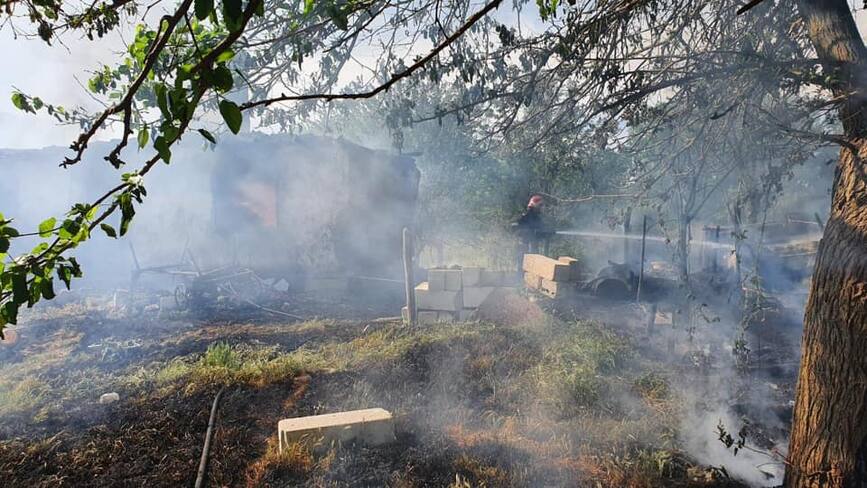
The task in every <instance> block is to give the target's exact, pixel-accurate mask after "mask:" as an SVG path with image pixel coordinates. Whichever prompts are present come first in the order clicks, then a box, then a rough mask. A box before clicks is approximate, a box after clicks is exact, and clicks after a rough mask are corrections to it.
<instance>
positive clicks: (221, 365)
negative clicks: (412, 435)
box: [128, 324, 493, 392]
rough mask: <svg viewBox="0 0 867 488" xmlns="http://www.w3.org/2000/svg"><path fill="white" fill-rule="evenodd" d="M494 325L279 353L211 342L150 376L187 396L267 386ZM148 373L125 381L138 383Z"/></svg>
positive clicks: (367, 337)
mask: <svg viewBox="0 0 867 488" xmlns="http://www.w3.org/2000/svg"><path fill="white" fill-rule="evenodd" d="M492 327H493V326H489V325H484V324H473V325H467V324H460V325H459V324H454V325H442V326H438V327H433V328H428V329H418V328H413V329H410V328H405V327H400V326H395V327H387V328H382V329H378V330H374V331H372V332H370V333H367V334H364V335H361V336H359V337H356V338H355V339H352V340H350V341H347V342H330V343H325V344H322V345H320V346H317V347H310V348H308V347H301V348H299V349H297V350H295V351H292V352H289V353H281V352H280V351H279V350H278V348H277V347H276V346H267V347H254V346H248V345H229V344H227V343H225V342H222V343H216V344H212V345H211V346H209V347H208V349H207V351H205V353H203V354H199V355H192V356H187V357H183V358H176V359H173V360H171V361H169V362H168V363H167V364H163V365H161V366H160V367H159V368H158V369H157V370H156V371H153V372H151V373H150V374H149V376H150V377H151V379H152V380H153V381H154V382H155V383H156V384H157V386H158V387H161V388H171V387H172V386H174V385H176V384H178V383H184V384H186V387H185V388H186V390H187V391H188V392H192V391H197V390H199V389H200V388H202V387H206V386H208V385H214V384H226V385H229V384H250V385H255V386H265V385H268V384H273V383H276V382H279V381H284V380H287V379H289V378H292V377H294V376H296V375H298V374H300V373H301V372H311V373H315V372H322V371H325V372H336V371H347V370H354V369H357V368H362V367H365V366H368V365H372V364H377V363H381V362H386V361H393V360H397V359H399V358H400V357H401V356H403V355H404V354H406V353H407V351H409V350H410V349H411V348H414V347H419V346H422V345H425V344H431V343H435V342H439V341H446V340H453V339H459V338H462V337H469V336H473V335H476V336H477V335H479V334H480V333H482V332H484V331H486V330H491V329H492ZM147 376H148V374H142V373H141V372H139V373H137V374H135V375H132V376H130V377H129V378H128V380H129V381H130V382H132V383H134V384H141V383H142V382H143V381H145V380H146V377H147Z"/></svg>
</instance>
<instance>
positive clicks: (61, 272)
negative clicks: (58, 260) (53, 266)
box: [57, 264, 72, 290]
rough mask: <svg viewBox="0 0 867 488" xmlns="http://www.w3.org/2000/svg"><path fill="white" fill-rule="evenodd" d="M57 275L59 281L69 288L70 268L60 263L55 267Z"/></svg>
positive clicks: (70, 279)
mask: <svg viewBox="0 0 867 488" xmlns="http://www.w3.org/2000/svg"><path fill="white" fill-rule="evenodd" d="M57 277H58V278H60V281H62V282H63V284H64V285H66V289H67V290H68V289H69V285H70V282H71V281H72V269H71V268H70V267H69V266H66V265H65V264H61V265H59V266H58V267H57Z"/></svg>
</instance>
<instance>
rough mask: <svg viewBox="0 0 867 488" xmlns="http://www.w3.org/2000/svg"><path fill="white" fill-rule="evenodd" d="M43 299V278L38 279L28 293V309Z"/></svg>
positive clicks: (31, 285)
mask: <svg viewBox="0 0 867 488" xmlns="http://www.w3.org/2000/svg"><path fill="white" fill-rule="evenodd" d="M41 297H42V278H36V279H34V280H33V283H31V284H30V289H29V290H28V291H27V308H30V307H32V306H33V305H34V304H36V302H38V301H39V299H40V298H41Z"/></svg>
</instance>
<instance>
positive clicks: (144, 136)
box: [137, 124, 150, 149]
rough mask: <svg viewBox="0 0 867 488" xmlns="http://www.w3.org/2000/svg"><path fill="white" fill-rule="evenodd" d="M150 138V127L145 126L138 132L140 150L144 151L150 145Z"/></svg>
mask: <svg viewBox="0 0 867 488" xmlns="http://www.w3.org/2000/svg"><path fill="white" fill-rule="evenodd" d="M148 137H150V134H149V131H148V125H147V124H145V125H144V127H142V128H141V129H139V130H138V138H137V139H138V148H139V149H144V147H145V146H147V145H148Z"/></svg>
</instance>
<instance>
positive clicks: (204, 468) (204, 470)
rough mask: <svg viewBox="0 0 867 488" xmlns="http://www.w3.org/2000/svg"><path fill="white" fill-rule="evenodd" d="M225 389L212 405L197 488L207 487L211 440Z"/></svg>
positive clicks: (223, 388)
mask: <svg viewBox="0 0 867 488" xmlns="http://www.w3.org/2000/svg"><path fill="white" fill-rule="evenodd" d="M225 389H226V387H225V386H223V387H222V388H220V391H218V392H217V396H215V397H214V404H213V405H211V417H210V418H209V419H208V430H207V431H206V432H205V445H204V446H202V458H201V459H199V471H198V474H197V475H196V485H195V488H202V487H203V486H205V478H206V476H207V472H208V452H209V451H210V450H211V438H212V437H213V433H214V424H215V423H216V422H217V410H219V408H220V398H222V397H223V390H225Z"/></svg>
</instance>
